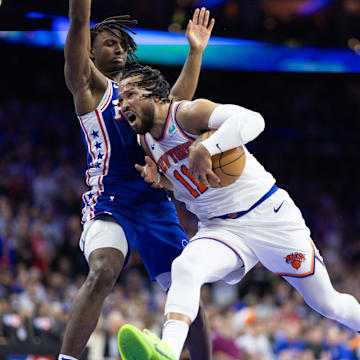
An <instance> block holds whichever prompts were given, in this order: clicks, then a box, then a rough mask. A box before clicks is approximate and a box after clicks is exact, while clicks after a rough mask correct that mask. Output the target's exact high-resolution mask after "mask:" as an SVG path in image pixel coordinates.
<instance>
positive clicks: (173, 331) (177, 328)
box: [162, 319, 189, 360]
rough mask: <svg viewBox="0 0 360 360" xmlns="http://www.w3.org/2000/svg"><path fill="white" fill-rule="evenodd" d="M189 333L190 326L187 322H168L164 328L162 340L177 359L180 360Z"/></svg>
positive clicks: (171, 320)
mask: <svg viewBox="0 0 360 360" xmlns="http://www.w3.org/2000/svg"><path fill="white" fill-rule="evenodd" d="M188 332H189V325H188V324H187V323H186V322H185V321H180V320H173V319H170V320H167V321H166V322H165V324H164V326H163V332H162V340H164V341H166V342H167V344H168V345H169V346H170V348H171V349H172V351H173V353H174V356H175V359H176V360H179V359H180V355H181V351H182V349H183V347H184V344H185V340H186V337H187V335H188Z"/></svg>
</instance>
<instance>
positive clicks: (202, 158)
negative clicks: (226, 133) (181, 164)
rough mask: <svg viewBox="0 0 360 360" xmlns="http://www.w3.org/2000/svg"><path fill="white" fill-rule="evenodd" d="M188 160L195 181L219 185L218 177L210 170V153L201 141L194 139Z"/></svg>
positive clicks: (213, 185)
mask: <svg viewBox="0 0 360 360" xmlns="http://www.w3.org/2000/svg"><path fill="white" fill-rule="evenodd" d="M188 162H189V170H190V172H191V174H192V176H193V177H194V179H195V181H197V182H199V183H201V184H204V185H206V186H212V187H217V186H220V179H219V178H218V177H217V176H216V175H215V173H214V172H213V171H212V162H211V156H210V153H209V152H208V151H207V149H206V148H205V146H203V145H202V144H201V142H198V141H195V142H194V143H193V144H192V145H191V146H190V148H189V157H188ZM210 184H211V185H210Z"/></svg>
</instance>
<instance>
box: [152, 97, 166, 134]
mask: <svg viewBox="0 0 360 360" xmlns="http://www.w3.org/2000/svg"><path fill="white" fill-rule="evenodd" d="M170 105H171V103H160V104H158V105H156V106H155V113H154V126H153V127H152V129H151V130H150V134H151V135H152V136H153V137H155V138H159V137H160V136H161V134H162V131H163V128H164V124H165V122H166V120H167V115H168V113H169V109H170Z"/></svg>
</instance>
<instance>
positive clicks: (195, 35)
mask: <svg viewBox="0 0 360 360" xmlns="http://www.w3.org/2000/svg"><path fill="white" fill-rule="evenodd" d="M209 18H210V11H209V10H206V9H205V8H204V7H203V8H201V10H200V9H196V10H195V12H194V16H193V18H192V20H189V23H188V26H187V28H186V37H187V39H188V41H189V44H190V46H191V47H192V48H193V49H196V50H199V51H204V50H205V48H206V46H207V44H208V41H209V38H210V35H211V32H212V29H213V27H214V24H215V19H211V20H210V24H209Z"/></svg>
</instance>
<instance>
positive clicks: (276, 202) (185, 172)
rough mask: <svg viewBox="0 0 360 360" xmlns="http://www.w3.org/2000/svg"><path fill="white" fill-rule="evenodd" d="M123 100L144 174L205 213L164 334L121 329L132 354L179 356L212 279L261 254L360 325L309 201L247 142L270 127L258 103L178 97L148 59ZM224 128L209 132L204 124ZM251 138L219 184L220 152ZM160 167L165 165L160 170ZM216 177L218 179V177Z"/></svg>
mask: <svg viewBox="0 0 360 360" xmlns="http://www.w3.org/2000/svg"><path fill="white" fill-rule="evenodd" d="M120 89H121V95H120V98H119V101H120V104H121V107H122V110H123V112H124V115H125V117H126V118H127V120H128V122H129V124H130V125H131V127H132V129H133V130H134V131H135V132H137V133H139V134H142V137H141V142H142V144H143V146H144V150H146V151H147V152H148V155H149V156H148V157H147V158H146V165H145V166H141V165H136V168H137V169H138V170H139V171H140V172H141V173H142V176H143V177H144V180H145V181H146V182H148V183H150V184H152V186H154V187H162V186H164V187H167V188H168V189H171V190H173V191H174V196H175V198H177V199H178V200H180V201H183V202H184V203H185V205H186V207H187V208H188V209H189V210H190V211H191V212H193V213H194V214H196V216H197V217H198V219H199V226H198V232H197V233H196V234H195V235H194V237H193V238H192V239H191V240H190V242H189V244H188V245H187V246H186V247H185V249H184V251H183V252H182V253H181V255H180V256H179V257H178V258H177V259H176V260H175V261H174V262H173V265H172V271H171V276H172V282H171V287H170V290H169V293H168V296H167V301H166V305H165V319H166V321H165V323H164V326H163V333H162V340H160V339H158V338H157V337H156V336H155V335H154V334H151V333H150V332H149V331H147V330H145V331H144V332H141V331H140V330H139V329H137V328H135V327H134V326H132V325H125V326H124V327H122V328H121V329H120V331H119V336H118V340H119V349H120V353H121V356H122V359H124V360H166V359H167V360H179V358H180V354H181V350H182V348H183V345H184V342H185V339H186V336H187V334H188V330H189V325H191V324H192V322H193V321H194V320H195V318H196V316H197V314H198V310H199V299H200V289H201V286H202V285H203V284H204V283H211V282H214V281H217V280H224V281H226V282H228V283H230V284H235V283H237V282H239V281H240V280H241V279H242V278H243V277H244V275H245V274H246V273H247V272H248V271H250V270H251V269H252V268H253V267H254V266H255V264H256V263H257V262H259V261H260V262H261V263H262V264H263V265H264V266H265V267H266V268H268V269H269V270H271V271H273V272H275V273H277V274H278V275H280V276H282V277H284V279H286V280H287V281H288V282H289V283H290V284H291V285H292V286H293V287H295V288H296V289H297V290H298V291H299V292H300V294H301V295H302V296H303V298H304V300H305V301H306V302H307V304H308V305H309V306H311V307H312V308H313V309H314V310H316V311H318V312H319V313H320V314H322V315H324V316H326V317H328V318H330V319H334V320H337V321H339V322H340V323H342V324H344V325H346V326H348V327H350V328H351V329H353V330H355V331H359V330H360V304H359V303H358V302H357V301H356V299H355V298H354V297H353V296H351V295H348V294H343V293H339V292H337V291H336V290H335V289H334V288H333V286H332V284H331V281H330V279H329V275H328V273H327V270H326V267H325V264H324V262H323V260H322V257H321V256H320V254H319V251H318V250H317V249H316V246H315V245H314V243H313V241H312V239H311V236H310V230H309V229H308V228H307V226H306V225H305V222H304V220H303V218H302V215H301V212H300V210H299V209H298V208H297V207H296V205H295V204H294V202H293V200H292V199H291V198H290V196H289V195H288V193H287V192H286V191H285V190H283V189H279V188H278V187H277V186H276V184H275V179H274V177H273V176H272V175H271V174H270V173H269V172H268V171H266V170H265V169H264V167H263V166H262V165H261V164H260V163H259V162H258V161H257V160H256V159H255V157H254V156H253V155H252V154H251V153H250V152H249V151H248V150H247V149H246V147H245V144H247V143H248V142H250V141H252V140H253V139H255V138H256V137H257V136H258V135H259V134H260V133H261V132H262V131H263V130H264V119H263V118H262V116H261V115H260V114H259V113H256V112H253V111H251V110H248V109H245V108H243V107H241V106H237V105H231V104H228V105H221V104H216V103H214V102H212V101H209V100H206V99H199V100H195V101H180V102H177V101H171V100H170V99H169V96H168V95H169V84H168V83H167V82H166V81H165V80H164V78H163V77H162V76H161V74H160V72H159V71H157V70H154V69H152V68H150V67H149V66H146V67H143V66H133V67H132V68H130V69H128V70H127V71H126V72H125V73H124V74H123V78H122V80H121V82H120ZM211 129H217V131H216V132H215V133H214V134H213V135H211V136H210V137H208V138H206V140H203V141H201V137H200V138H199V140H197V138H198V136H199V135H200V134H201V132H202V131H204V130H211ZM239 146H242V147H243V149H244V152H245V155H246V163H245V167H244V170H243V172H242V174H241V176H240V177H239V178H238V179H237V180H236V181H235V182H234V183H232V184H231V185H228V186H226V187H219V186H218V184H219V182H218V181H219V178H218V177H217V176H216V175H215V174H214V173H213V171H212V161H211V156H212V155H215V154H219V153H221V152H223V151H226V150H230V149H233V148H237V147H239ZM158 168H159V169H161V171H162V174H161V175H160V174H159V172H158ZM209 184H213V187H209Z"/></svg>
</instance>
